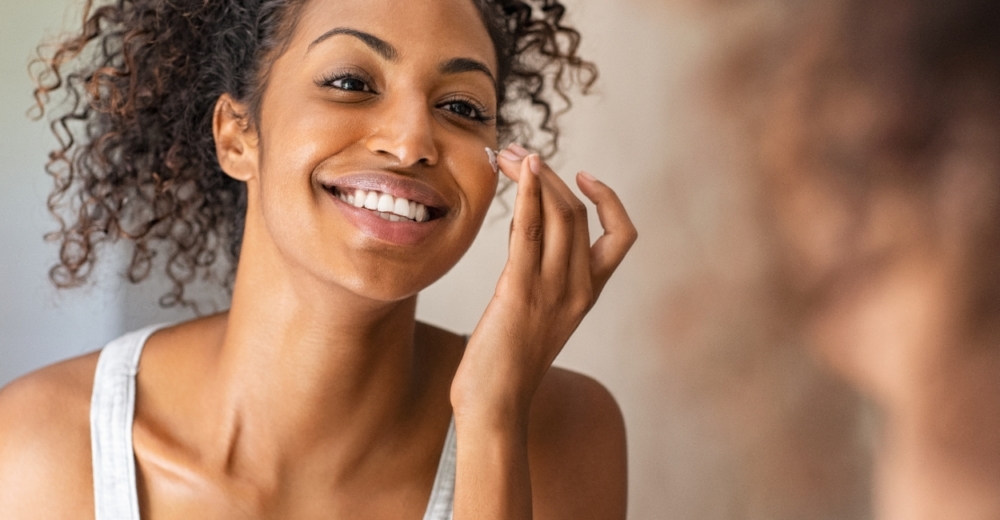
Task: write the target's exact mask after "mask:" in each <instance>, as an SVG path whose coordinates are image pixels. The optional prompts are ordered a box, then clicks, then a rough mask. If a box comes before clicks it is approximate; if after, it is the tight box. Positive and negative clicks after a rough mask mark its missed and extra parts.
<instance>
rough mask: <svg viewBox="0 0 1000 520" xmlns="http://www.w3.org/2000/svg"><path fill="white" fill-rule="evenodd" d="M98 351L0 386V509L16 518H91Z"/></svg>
mask: <svg viewBox="0 0 1000 520" xmlns="http://www.w3.org/2000/svg"><path fill="white" fill-rule="evenodd" d="M97 357H98V354H97V353H92V354H88V355H85V356H81V357H77V358H74V359H71V360H68V361H63V362H61V363H57V364H55V365H51V366H48V367H45V368H43V369H41V370H38V371H36V372H32V373H31V374H28V375H26V376H24V377H21V378H20V379H17V380H15V381H13V382H12V383H10V384H9V385H7V386H6V387H4V388H3V389H2V390H0V511H3V512H4V514H3V517H4V518H5V519H11V520H28V519H34V518H93V510H94V500H93V478H92V476H91V462H90V394H91V389H92V387H93V382H94V370H95V369H96V367H97Z"/></svg>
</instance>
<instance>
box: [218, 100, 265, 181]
mask: <svg viewBox="0 0 1000 520" xmlns="http://www.w3.org/2000/svg"><path fill="white" fill-rule="evenodd" d="M212 134H213V136H214V137H215V153H216V156H217V157H218V159H219V166H221V167H222V171H224V172H226V175H229V176H230V177H232V178H234V179H236V180H239V181H243V182H247V181H249V180H250V179H252V178H254V177H255V176H256V175H257V172H258V171H259V170H258V164H257V158H258V157H259V156H258V153H257V144H258V138H257V132H256V131H255V130H254V129H253V128H252V127H251V125H250V119H249V112H248V110H247V107H246V106H245V105H243V104H242V103H240V102H238V101H236V100H234V99H233V98H232V97H231V96H230V95H229V94H223V95H221V96H219V100H218V101H216V102H215V113H214V114H213V115H212Z"/></svg>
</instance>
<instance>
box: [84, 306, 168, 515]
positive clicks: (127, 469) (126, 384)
mask: <svg viewBox="0 0 1000 520" xmlns="http://www.w3.org/2000/svg"><path fill="white" fill-rule="evenodd" d="M161 327H163V325H155V326H152V327H147V328H145V329H142V330H139V331H136V332H132V333H129V334H126V335H124V336H122V337H120V338H118V339H116V340H114V341H112V342H111V343H108V345H107V346H106V347H104V350H102V351H101V355H100V357H99V358H98V361H97V372H96V374H95V375H94V393H93V395H92V396H91V401H90V443H91V444H90V448H91V456H92V457H93V463H94V505H95V506H96V520H139V499H138V496H139V495H138V493H137V491H136V481H135V455H134V453H133V451H132V419H133V417H134V412H135V374H136V372H137V371H138V367H139V356H140V355H141V354H142V347H143V345H145V343H146V339H148V338H149V336H150V335H151V334H153V332H156V330H157V329H159V328H161Z"/></svg>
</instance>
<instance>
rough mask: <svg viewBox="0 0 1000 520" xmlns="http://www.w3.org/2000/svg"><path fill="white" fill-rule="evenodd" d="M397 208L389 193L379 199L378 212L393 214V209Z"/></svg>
mask: <svg viewBox="0 0 1000 520" xmlns="http://www.w3.org/2000/svg"><path fill="white" fill-rule="evenodd" d="M395 206H396V203H395V201H394V200H393V199H392V195H389V194H388V193H383V194H382V196H381V197H379V198H378V210H379V211H384V212H386V213H392V208H394V207H395Z"/></svg>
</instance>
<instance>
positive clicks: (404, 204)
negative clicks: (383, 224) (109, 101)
mask: <svg viewBox="0 0 1000 520" xmlns="http://www.w3.org/2000/svg"><path fill="white" fill-rule="evenodd" d="M392 212H393V213H395V214H397V215H399V216H400V217H403V218H406V215H407V213H409V212H410V201H408V200H406V199H404V198H402V197H400V198H398V199H396V202H395V204H393V205H392Z"/></svg>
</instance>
